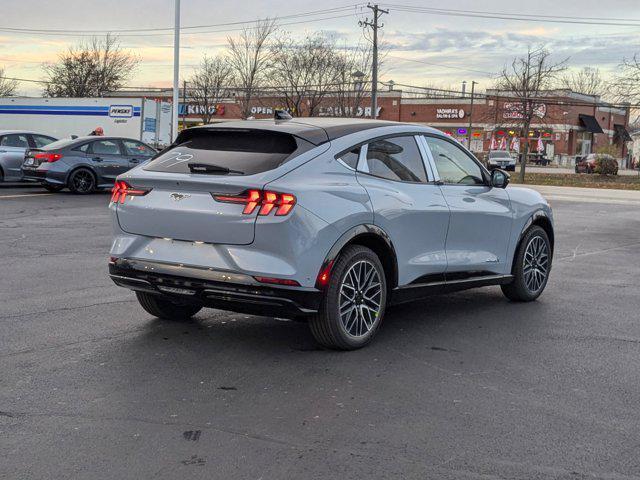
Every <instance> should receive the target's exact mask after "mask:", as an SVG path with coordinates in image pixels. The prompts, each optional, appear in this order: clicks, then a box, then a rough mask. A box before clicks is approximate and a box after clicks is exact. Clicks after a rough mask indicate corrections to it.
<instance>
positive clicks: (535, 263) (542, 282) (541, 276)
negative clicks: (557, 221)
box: [502, 225, 551, 302]
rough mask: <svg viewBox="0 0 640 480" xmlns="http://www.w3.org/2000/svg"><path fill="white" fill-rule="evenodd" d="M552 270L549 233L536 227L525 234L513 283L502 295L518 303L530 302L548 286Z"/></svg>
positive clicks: (514, 268)
mask: <svg viewBox="0 0 640 480" xmlns="http://www.w3.org/2000/svg"><path fill="white" fill-rule="evenodd" d="M550 270H551V243H550V242H549V237H548V235H547V232H545V231H544V229H542V228H541V227H539V226H537V225H534V226H533V227H531V228H530V229H529V230H527V232H526V233H525V235H524V237H523V238H522V241H521V242H520V245H518V250H517V252H516V256H515V259H514V266H513V269H512V271H513V276H514V279H513V282H512V283H510V284H508V285H502V293H504V294H505V296H506V297H507V298H508V299H510V300H513V301H516V302H530V301H532V300H535V299H536V298H538V297H539V296H540V294H541V293H542V292H543V291H544V289H545V287H546V286H547V281H548V280H549V272H550Z"/></svg>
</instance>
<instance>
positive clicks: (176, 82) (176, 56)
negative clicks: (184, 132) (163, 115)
mask: <svg viewBox="0 0 640 480" xmlns="http://www.w3.org/2000/svg"><path fill="white" fill-rule="evenodd" d="M174 16H175V28H174V33H173V118H172V123H171V137H172V140H175V139H176V137H177V136H178V109H179V106H180V0H176V4H175V12H174Z"/></svg>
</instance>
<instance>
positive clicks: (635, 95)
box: [612, 53, 640, 103]
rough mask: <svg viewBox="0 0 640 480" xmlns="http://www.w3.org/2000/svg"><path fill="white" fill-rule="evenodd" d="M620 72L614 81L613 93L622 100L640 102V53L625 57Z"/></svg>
mask: <svg viewBox="0 0 640 480" xmlns="http://www.w3.org/2000/svg"><path fill="white" fill-rule="evenodd" d="M619 69H620V71H619V74H618V75H617V76H616V77H615V78H614V80H613V82H612V93H613V95H614V96H615V97H616V98H617V99H619V100H622V101H626V102H631V103H639V102H640V53H637V54H635V55H634V56H633V58H630V59H627V58H625V59H624V60H623V61H622V64H621V65H620V66H619Z"/></svg>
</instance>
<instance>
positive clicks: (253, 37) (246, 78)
mask: <svg viewBox="0 0 640 480" xmlns="http://www.w3.org/2000/svg"><path fill="white" fill-rule="evenodd" d="M276 29H277V27H276V24H275V22H274V21H273V20H261V21H259V22H257V23H256V24H255V25H254V26H251V27H246V28H244V29H243V30H242V32H241V33H240V36H239V37H238V38H233V37H228V38H227V42H228V43H229V53H228V61H229V65H230V66H231V70H232V72H233V73H234V76H235V80H236V85H235V86H236V87H237V89H238V90H239V94H238V96H237V98H238V102H239V103H240V110H241V113H242V118H247V117H248V116H249V114H250V113H251V102H252V100H253V99H254V97H255V95H256V93H257V90H258V89H259V88H260V87H261V86H262V85H263V84H264V80H265V78H266V72H267V68H268V67H269V62H270V60H271V55H272V51H271V49H270V48H269V45H268V41H269V39H270V37H271V36H272V35H273V33H274V32H275V31H276Z"/></svg>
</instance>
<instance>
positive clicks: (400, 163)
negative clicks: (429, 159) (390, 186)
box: [367, 137, 427, 183]
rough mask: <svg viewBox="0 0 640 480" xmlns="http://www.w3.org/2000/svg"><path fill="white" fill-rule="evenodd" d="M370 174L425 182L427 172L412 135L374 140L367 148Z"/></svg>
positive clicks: (399, 179) (405, 180) (392, 178)
mask: <svg viewBox="0 0 640 480" xmlns="http://www.w3.org/2000/svg"><path fill="white" fill-rule="evenodd" d="M367 167H368V169H369V173H370V174H371V175H375V176H376V177H382V178H388V179H389V180H397V181H402V182H423V183H424V182H427V172H426V170H425V168H424V163H423V161H422V156H421V155H420V151H419V150H418V145H417V144H416V141H415V139H414V138H413V137H396V138H384V139H380V140H376V141H374V142H371V143H370V144H369V147H368V149H367Z"/></svg>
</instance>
